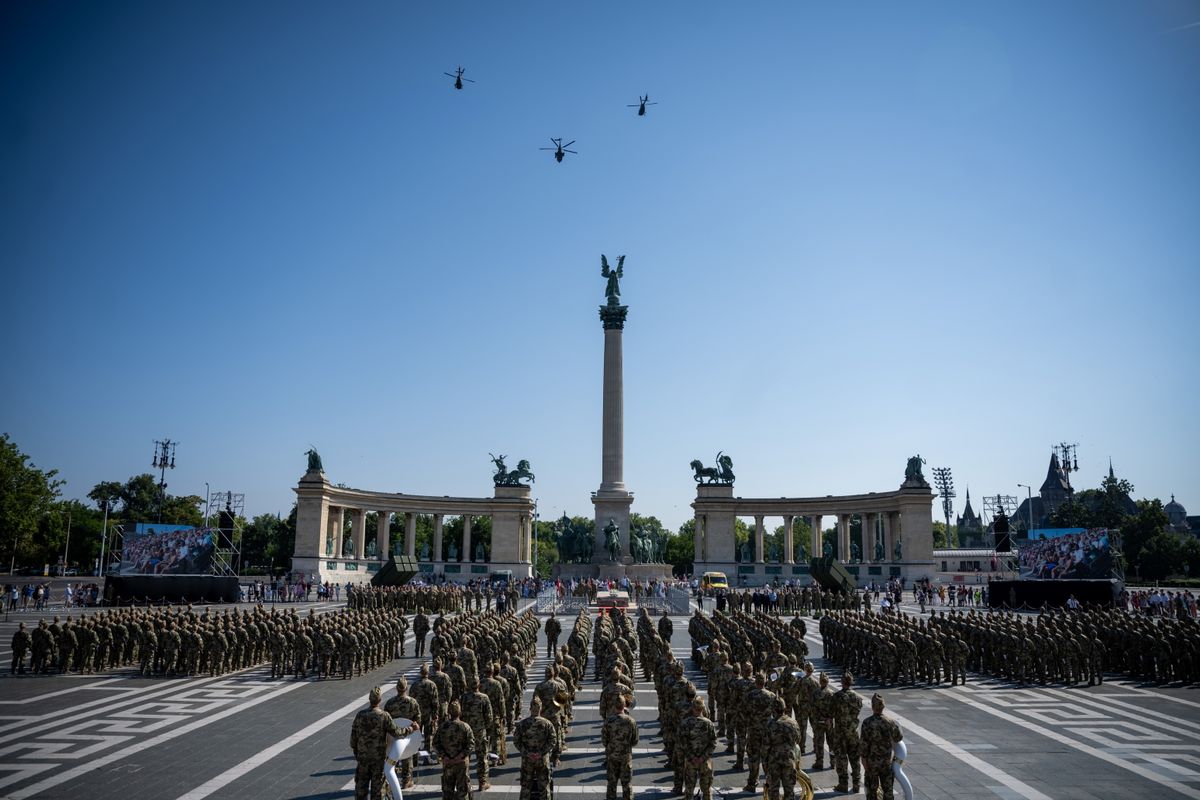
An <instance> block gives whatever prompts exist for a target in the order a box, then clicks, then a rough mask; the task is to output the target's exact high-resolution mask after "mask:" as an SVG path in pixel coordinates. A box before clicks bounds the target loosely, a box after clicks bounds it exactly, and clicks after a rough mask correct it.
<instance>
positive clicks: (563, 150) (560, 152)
mask: <svg viewBox="0 0 1200 800" xmlns="http://www.w3.org/2000/svg"><path fill="white" fill-rule="evenodd" d="M550 141H552V142H554V147H539V148H538V149H539V150H553V151H554V160H555V161H557V162H558V163H560V164H561V163H562V160H563V156H564V155H565V154H567V153H574V154H575V155H579V153H576V152H575V151H574V150H568V149H567V148H568V147H570V146H571V145H573V144H575V140H574V139H572V140H571V141H569V142H567V143H566V144H563V143H562V139H555V138H554V137H553V136H552V137H550Z"/></svg>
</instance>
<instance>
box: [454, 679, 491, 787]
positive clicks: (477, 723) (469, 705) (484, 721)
mask: <svg viewBox="0 0 1200 800" xmlns="http://www.w3.org/2000/svg"><path fill="white" fill-rule="evenodd" d="M460 706H461V707H462V721H463V722H465V723H467V724H468V725H470V726H471V734H472V738H473V739H474V741H475V773H476V775H475V776H476V778H478V779H479V791H481V792H486V791H487V790H488V789H490V788H492V784H491V783H490V782H489V781H488V777H489V772H488V767H489V764H488V746H489V745H490V744H491V742H492V701H491V700H489V699H488V696H487V695H486V694H484V693H483V692H482V691H480V686H479V681H478V680H476V681H475V682H474V683H473V684H471V690H470V691H468V692H467V693H466V694H465V695H463V697H462V700H461V701H460Z"/></svg>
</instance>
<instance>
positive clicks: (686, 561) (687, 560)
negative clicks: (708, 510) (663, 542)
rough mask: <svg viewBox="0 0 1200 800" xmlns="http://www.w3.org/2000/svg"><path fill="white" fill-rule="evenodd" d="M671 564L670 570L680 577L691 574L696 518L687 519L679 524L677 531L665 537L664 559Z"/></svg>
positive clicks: (694, 560) (694, 549) (694, 555)
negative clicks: (665, 549)
mask: <svg viewBox="0 0 1200 800" xmlns="http://www.w3.org/2000/svg"><path fill="white" fill-rule="evenodd" d="M664 560H665V561H666V562H667V563H668V564H670V565H671V572H672V573H673V574H675V575H678V576H680V577H682V576H684V575H691V574H693V573H694V571H695V562H696V520H694V519H689V520H688V521H687V522H685V523H683V524H682V525H680V526H679V530H678V532H676V533H674V534H672V535H671V536H670V537H668V538H667V555H666V558H665V559H664Z"/></svg>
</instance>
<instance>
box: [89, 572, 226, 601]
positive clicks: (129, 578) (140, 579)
mask: <svg viewBox="0 0 1200 800" xmlns="http://www.w3.org/2000/svg"><path fill="white" fill-rule="evenodd" d="M238 596H239V588H238V579H237V577H236V576H232V575H106V576H105V578H104V603H105V605H110V606H115V605H129V604H138V603H164V602H165V603H195V602H209V603H236V602H237V601H238Z"/></svg>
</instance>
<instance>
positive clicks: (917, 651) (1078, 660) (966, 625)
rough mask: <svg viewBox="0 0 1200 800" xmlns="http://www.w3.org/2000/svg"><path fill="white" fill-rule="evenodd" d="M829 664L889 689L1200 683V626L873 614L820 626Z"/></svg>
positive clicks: (1113, 619) (1137, 620)
mask: <svg viewBox="0 0 1200 800" xmlns="http://www.w3.org/2000/svg"><path fill="white" fill-rule="evenodd" d="M820 632H821V637H822V640H823V642H824V645H825V656H826V658H828V659H830V660H832V661H834V662H835V663H838V664H841V665H842V666H844V667H845V668H846V669H848V670H850V671H852V672H856V673H860V674H865V675H869V676H870V677H872V678H873V679H875V680H876V681H878V682H879V683H881V684H882V685H884V686H888V685H891V684H894V683H900V684H907V685H912V684H919V683H924V684H932V685H937V684H941V683H947V684H950V685H954V684H956V683H966V681H967V672H968V671H971V672H976V673H979V674H981V675H985V676H989V677H991V678H995V679H998V680H1004V681H1011V682H1013V683H1016V684H1019V685H1022V686H1024V685H1028V684H1040V685H1044V684H1050V683H1063V684H1066V685H1068V686H1072V685H1077V684H1086V685H1088V686H1093V685H1095V684H1099V683H1103V682H1104V674H1105V673H1106V672H1109V673H1114V672H1115V673H1120V674H1123V675H1126V676H1128V677H1130V678H1134V679H1137V680H1144V681H1151V682H1155V683H1160V684H1165V683H1172V682H1180V683H1185V684H1192V683H1197V682H1200V624H1198V623H1197V622H1196V621H1195V620H1191V619H1174V618H1166V617H1161V618H1150V617H1141V616H1134V615H1130V614H1127V613H1125V612H1123V611H1120V610H1118V609H1087V610H1083V609H1081V610H1076V611H1064V610H1061V609H1059V610H1054V611H1046V612H1044V613H1042V614H1040V615H1038V616H1036V617H1035V616H1029V615H1019V614H1015V613H1013V612H1008V611H1002V612H999V611H998V612H988V613H983V612H979V611H976V610H974V609H971V610H969V611H965V612H964V611H958V610H952V611H949V612H945V611H943V612H941V613H939V614H936V615H933V616H931V617H930V618H929V620H928V621H926V620H923V619H921V620H919V619H916V618H914V617H909V616H904V615H885V614H879V613H873V612H870V611H864V612H860V611H841V612H833V613H830V614H828V615H826V616H825V617H823V618H822V620H821V625H820Z"/></svg>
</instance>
